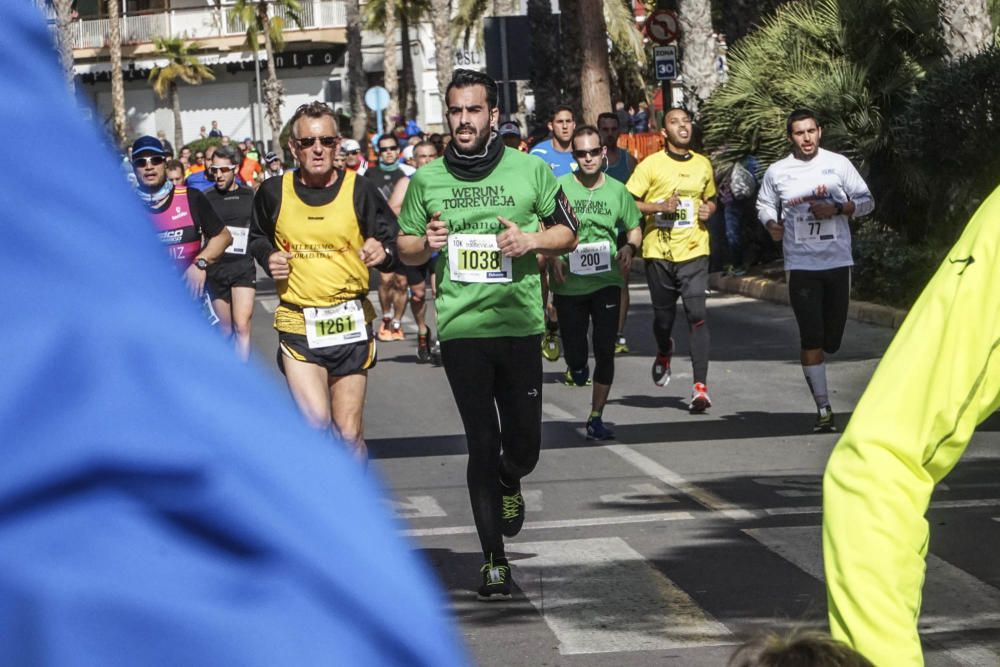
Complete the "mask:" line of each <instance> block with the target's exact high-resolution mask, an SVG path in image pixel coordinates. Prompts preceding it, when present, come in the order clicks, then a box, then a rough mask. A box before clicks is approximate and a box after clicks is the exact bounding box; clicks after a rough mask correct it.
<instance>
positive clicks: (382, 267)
mask: <svg viewBox="0 0 1000 667" xmlns="http://www.w3.org/2000/svg"><path fill="white" fill-rule="evenodd" d="M354 212H355V213H356V214H357V216H358V224H360V225H361V235H362V236H363V237H365V238H366V239H370V238H374V239H375V240H377V241H378V242H379V243H381V244H382V247H383V248H385V254H386V258H385V261H384V262H382V263H381V264H379V265H378V266H376V267H375V268H376V269H377V270H379V271H382V272H383V273H388V272H390V271H394V270H395V269H396V268H397V267H398V266H399V260H398V253H397V252H396V237H397V236H398V235H399V222H398V221H397V220H396V214H395V213H393V212H392V209H391V208H389V204H388V202H386V200H385V198H384V197H382V195H381V194H379V191H378V189H377V188H376V187H375V185H374V184H373V183H372V182H371V181H370V180H368V179H366V178H358V179H357V180H356V181H355V186H354Z"/></svg>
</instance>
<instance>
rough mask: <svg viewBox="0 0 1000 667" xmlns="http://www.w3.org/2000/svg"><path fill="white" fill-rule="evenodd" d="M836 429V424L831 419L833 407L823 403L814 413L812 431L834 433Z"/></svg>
mask: <svg viewBox="0 0 1000 667" xmlns="http://www.w3.org/2000/svg"><path fill="white" fill-rule="evenodd" d="M836 430H837V424H836V423H834V421H833V409H832V408H830V406H829V405H824V406H823V407H822V408H820V409H819V410H818V412H817V414H816V423H815V424H813V433H834V432H835V431H836Z"/></svg>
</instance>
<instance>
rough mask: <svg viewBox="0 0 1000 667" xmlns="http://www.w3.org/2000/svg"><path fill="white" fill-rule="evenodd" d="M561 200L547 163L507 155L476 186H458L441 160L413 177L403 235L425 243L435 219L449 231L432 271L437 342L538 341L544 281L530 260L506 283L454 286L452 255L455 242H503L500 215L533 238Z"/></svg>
mask: <svg viewBox="0 0 1000 667" xmlns="http://www.w3.org/2000/svg"><path fill="white" fill-rule="evenodd" d="M558 192H559V184H558V183H557V182H556V178H555V176H553V175H552V171H551V170H550V169H549V167H548V166H547V165H546V164H545V163H544V162H542V161H541V160H539V159H538V158H536V157H533V156H529V155H527V154H526V153H521V152H520V151H517V150H514V149H512V148H506V149H505V150H504V154H503V157H502V158H500V162H499V164H497V166H496V167H495V168H494V169H493V171H492V172H490V174H489V175H487V176H486V177H485V178H483V179H482V180H479V181H463V180H460V179H458V178H455V177H454V176H452V175H451V174H450V173H449V172H448V170H447V169H445V165H444V160H443V159H441V160H434V161H433V162H431V163H429V164H427V165H425V166H423V167H421V168H420V169H418V170H417V171H416V173H414V174H413V176H412V177H411V179H410V185H409V188H408V189H407V191H406V198H405V199H404V200H403V208H402V210H401V211H400V214H399V227H400V229H401V230H402V231H403V233H405V234H411V235H413V236H423V234H424V232H425V231H426V229H427V221H428V220H430V218H431V216H432V215H433V214H434V213H437V212H438V211H440V212H441V219H442V220H444V221H446V222H447V223H448V234H449V245H446V246H444V247H443V248H441V251H440V254H439V256H438V260H437V263H436V266H435V273H436V275H437V281H438V282H437V284H438V294H437V299H436V300H435V307H436V308H437V323H438V338H439V339H440V340H442V341H448V340H453V339H457V338H499V337H503V336H531V335H534V334H540V333H542V331H543V329H544V319H543V317H542V298H541V280H540V277H539V273H538V263H537V260H536V259H535V254H534V253H529V254H527V255H524V256H523V257H515V258H513V259H512V260H511V268H512V275H511V276H510V279H511V281H510V282H493V283H484V282H459V281H457V280H452V277H451V269H450V266H449V265H450V263H451V258H450V256H449V253H450V250H449V247H450V244H451V242H452V240H453V239H452V238H451V237H453V236H456V235H470V234H477V235H497V234H500V233H501V232H503V231H504V230H505V229H506V228H505V227H504V226H503V224H501V222H500V221H499V220H497V216H498V215H502V216H503V217H505V218H507V219H508V220H510V221H512V222H516V223H517V224H518V226H519V227H520V228H521V230H522V231H524V232H537V231H538V229H539V223H538V221H539V219H540V218H544V217H547V216H549V215H551V214H552V212H553V211H554V210H555V207H556V194H557V193H558ZM455 261H459V257H456V258H455Z"/></svg>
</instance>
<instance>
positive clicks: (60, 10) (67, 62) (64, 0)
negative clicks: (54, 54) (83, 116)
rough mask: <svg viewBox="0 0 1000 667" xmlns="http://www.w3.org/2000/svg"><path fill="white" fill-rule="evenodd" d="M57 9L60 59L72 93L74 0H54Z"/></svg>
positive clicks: (67, 84)
mask: <svg viewBox="0 0 1000 667" xmlns="http://www.w3.org/2000/svg"><path fill="white" fill-rule="evenodd" d="M52 6H53V8H54V9H55V11H56V37H57V39H58V42H59V60H60V61H61V62H62V66H63V76H64V77H65V78H66V86H67V87H68V88H69V92H70V95H72V94H73V93H74V92H75V85H74V80H73V78H74V77H73V32H72V31H73V0H52Z"/></svg>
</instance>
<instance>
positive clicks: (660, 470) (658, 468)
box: [604, 445, 757, 521]
mask: <svg viewBox="0 0 1000 667" xmlns="http://www.w3.org/2000/svg"><path fill="white" fill-rule="evenodd" d="M604 448H605V449H607V450H608V451H609V452H611V453H613V454H617V455H618V456H620V457H621V458H623V459H625V460H626V461H628V462H629V463H631V464H632V465H633V466H635V467H636V468H638V469H639V470H641V471H642V472H643V473H645V474H646V475H648V476H649V477H653V478H655V479H658V480H660V481H661V482H663V483H664V484H667V485H669V486H672V487H673V488H675V489H677V490H678V491H680V492H682V493H684V494H685V495H687V496H689V497H690V498H692V499H693V500H695V501H696V502H697V503H698V504H699V505H702V506H703V507H706V508H708V509H710V510H712V511H713V512H719V513H721V514H722V515H724V516H726V517H729V518H730V519H734V520H737V521H745V520H747V519H754V518H756V516H757V515H756V513H754V512H751V511H749V510H745V509H743V508H741V507H739V506H737V505H733V504H732V503H730V502H728V501H726V500H724V499H723V498H721V497H720V496H718V495H716V494H715V493H714V492H712V491H709V490H708V489H704V488H702V487H700V486H698V485H697V484H693V483H691V482H689V481H687V480H686V479H684V478H683V477H681V476H680V475H678V474H677V473H675V472H674V471H673V470H670V469H669V468H665V467H664V466H662V465H660V464H659V463H657V462H656V461H654V460H653V459H651V458H649V457H648V456H645V455H643V454H640V453H639V452H637V451H635V450H634V449H632V448H631V447H629V446H628V445H605V446H604Z"/></svg>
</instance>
